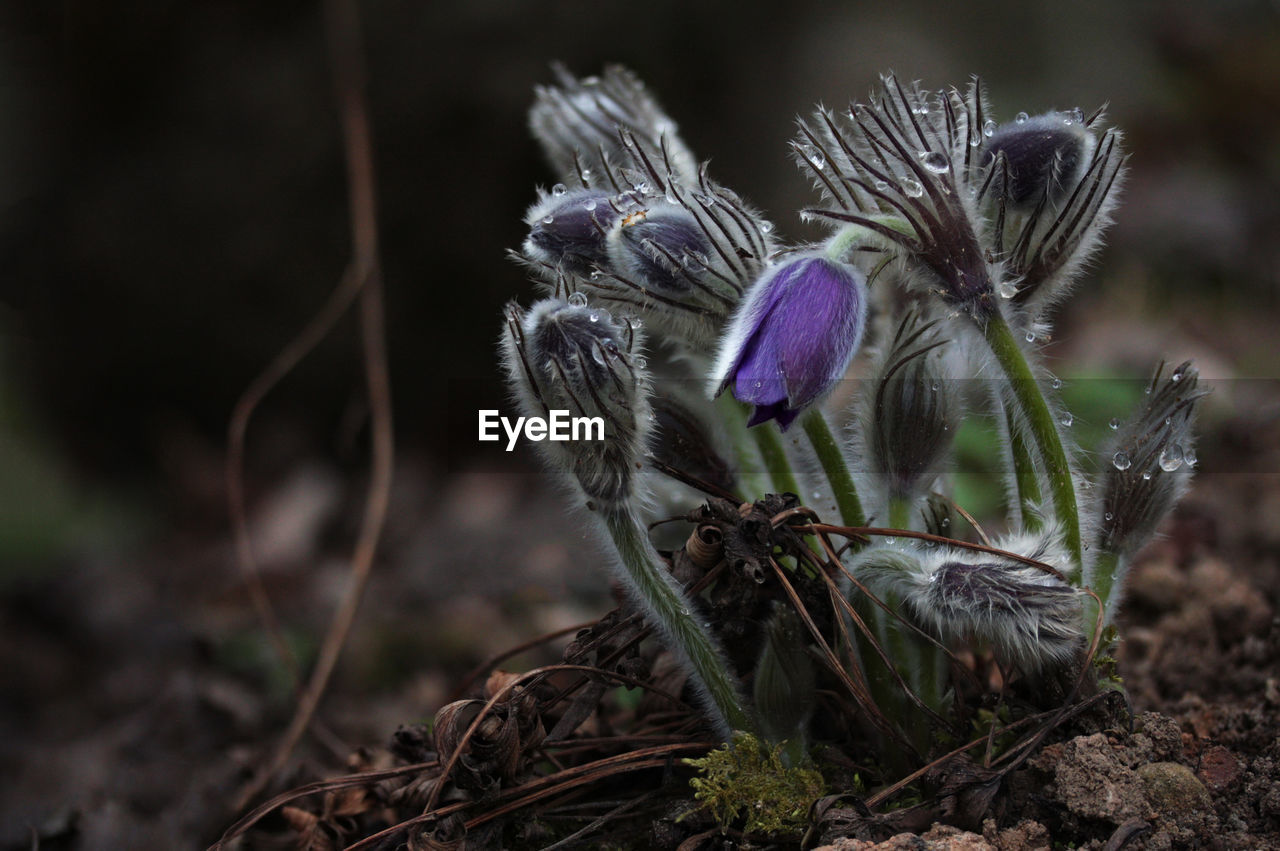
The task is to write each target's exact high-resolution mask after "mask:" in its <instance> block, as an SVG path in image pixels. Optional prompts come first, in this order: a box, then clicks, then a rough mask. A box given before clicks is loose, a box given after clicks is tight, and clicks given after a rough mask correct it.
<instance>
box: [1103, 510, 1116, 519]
mask: <svg viewBox="0 0 1280 851" xmlns="http://www.w3.org/2000/svg"><path fill="white" fill-rule="evenodd" d="M1102 519H1103V520H1107V521H1110V520H1114V519H1115V515H1114V514H1112V513H1111V512H1110V511H1108V512H1107V513H1106V514H1104V515H1102Z"/></svg>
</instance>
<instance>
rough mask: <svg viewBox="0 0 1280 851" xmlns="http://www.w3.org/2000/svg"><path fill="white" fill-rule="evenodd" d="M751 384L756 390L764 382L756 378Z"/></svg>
mask: <svg viewBox="0 0 1280 851" xmlns="http://www.w3.org/2000/svg"><path fill="white" fill-rule="evenodd" d="M751 386H752V387H753V388H755V389H756V390H759V389H760V388H761V387H763V386H764V382H763V381H761V380H760V379H758V378H757V379H756V380H755V381H753V382H751Z"/></svg>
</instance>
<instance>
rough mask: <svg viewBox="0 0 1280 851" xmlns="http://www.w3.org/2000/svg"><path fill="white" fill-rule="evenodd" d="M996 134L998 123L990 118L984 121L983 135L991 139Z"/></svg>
mask: <svg viewBox="0 0 1280 851" xmlns="http://www.w3.org/2000/svg"><path fill="white" fill-rule="evenodd" d="M995 134H996V123H995V122H994V121H992V120H991V119H990V118H988V119H987V120H986V121H984V122H982V135H983V136H986V137H987V138H988V139H990V138H991V137H992V136H994V135H995Z"/></svg>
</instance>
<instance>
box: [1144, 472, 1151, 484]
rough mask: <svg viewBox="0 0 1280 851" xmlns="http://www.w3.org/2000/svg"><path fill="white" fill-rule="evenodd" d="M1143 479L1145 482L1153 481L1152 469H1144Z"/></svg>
mask: <svg viewBox="0 0 1280 851" xmlns="http://www.w3.org/2000/svg"><path fill="white" fill-rule="evenodd" d="M1142 480H1143V481H1144V482H1149V481H1151V471H1150V470H1143V471H1142Z"/></svg>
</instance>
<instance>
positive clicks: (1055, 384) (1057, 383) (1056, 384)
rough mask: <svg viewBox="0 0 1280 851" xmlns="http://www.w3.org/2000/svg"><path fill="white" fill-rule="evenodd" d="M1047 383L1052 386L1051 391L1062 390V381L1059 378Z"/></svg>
mask: <svg viewBox="0 0 1280 851" xmlns="http://www.w3.org/2000/svg"><path fill="white" fill-rule="evenodd" d="M1049 383H1050V384H1051V385H1052V386H1053V389H1054V390H1061V389H1062V379H1061V378H1055V379H1053V381H1050V382H1049Z"/></svg>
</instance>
